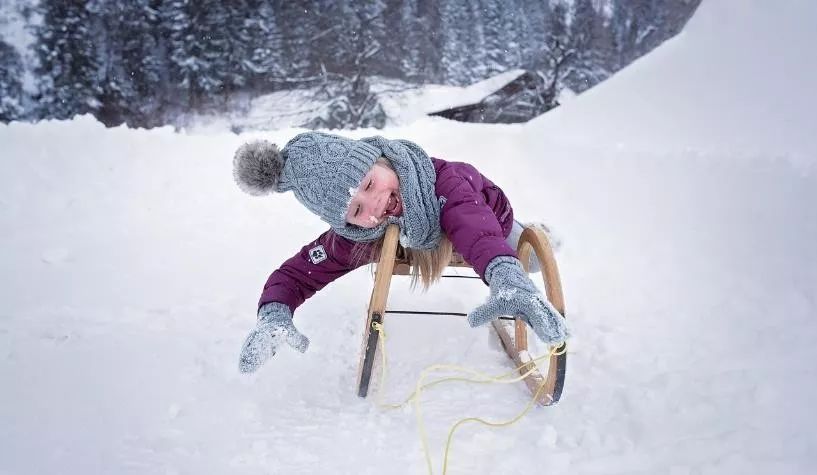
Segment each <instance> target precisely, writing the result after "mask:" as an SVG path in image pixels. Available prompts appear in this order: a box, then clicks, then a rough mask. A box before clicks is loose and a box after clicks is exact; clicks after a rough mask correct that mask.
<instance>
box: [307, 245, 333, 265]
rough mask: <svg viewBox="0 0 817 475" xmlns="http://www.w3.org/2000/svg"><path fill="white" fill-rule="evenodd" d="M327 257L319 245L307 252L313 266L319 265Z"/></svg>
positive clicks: (324, 250)
mask: <svg viewBox="0 0 817 475" xmlns="http://www.w3.org/2000/svg"><path fill="white" fill-rule="evenodd" d="M327 257H329V256H327V255H326V249H324V248H323V246H322V245H320V244H318V245H317V246H315V247H313V248H312V249H310V250H309V260H310V261H312V263H313V264H318V263H321V262H323V261H325V260H326V258H327Z"/></svg>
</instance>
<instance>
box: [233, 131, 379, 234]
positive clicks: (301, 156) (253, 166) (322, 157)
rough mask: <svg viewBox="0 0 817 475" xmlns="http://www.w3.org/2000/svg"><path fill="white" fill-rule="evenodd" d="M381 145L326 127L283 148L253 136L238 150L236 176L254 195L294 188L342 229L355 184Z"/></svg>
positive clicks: (312, 208)
mask: <svg viewBox="0 0 817 475" xmlns="http://www.w3.org/2000/svg"><path fill="white" fill-rule="evenodd" d="M380 156H381V152H380V150H379V149H377V148H376V147H373V146H372V145H369V144H367V143H366V142H363V141H360V140H352V139H347V138H344V137H340V136H337V135H331V134H325V133H321V132H305V133H302V134H299V135H297V136H295V137H294V138H293V139H292V140H290V141H289V142H288V143H287V144H286V146H285V147H284V148H283V150H279V149H278V147H277V146H276V145H275V144H273V143H271V142H268V141H266V140H259V141H255V142H249V143H246V144H244V145H242V146H241V147H239V149H238V150H237V151H236V153H235V157H234V158H233V177H234V178H235V181H236V183H238V186H239V187H240V188H241V189H242V190H244V191H245V192H247V193H249V194H251V195H265V194H268V193H272V192H279V193H283V192H285V191H289V190H292V191H293V193H295V197H296V198H297V199H298V201H300V202H301V203H302V204H303V205H304V206H306V207H307V208H308V209H309V210H310V211H312V212H313V213H315V214H317V215H318V216H319V217H320V218H321V219H322V220H324V221H326V222H327V223H329V225H330V226H332V227H333V228H336V229H340V228H344V227H345V226H346V208H347V206H348V204H349V201H350V199H351V194H350V192H349V190H350V189H351V190H354V189H357V187H358V185H360V182H361V181H362V180H363V177H364V176H365V175H366V173H368V171H369V169H371V168H372V166H373V165H374V163H375V161H377V159H378V158H380Z"/></svg>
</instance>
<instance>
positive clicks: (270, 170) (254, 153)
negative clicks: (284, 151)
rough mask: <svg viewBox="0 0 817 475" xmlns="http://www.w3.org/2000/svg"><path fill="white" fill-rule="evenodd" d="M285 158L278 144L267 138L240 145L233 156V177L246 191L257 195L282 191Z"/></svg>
mask: <svg viewBox="0 0 817 475" xmlns="http://www.w3.org/2000/svg"><path fill="white" fill-rule="evenodd" d="M284 162H285V158H284V157H283V156H282V155H281V151H280V150H279V149H278V146H277V145H275V144H274V143H272V142H268V141H266V140H257V141H254V142H248V143H245V144H244V145H242V146H240V147H238V150H236V152H235V156H234V157H233V178H235V182H236V183H237V184H238V187H239V188H241V190H242V191H244V192H245V193H249V194H251V195H255V196H261V195H266V194H268V193H272V192H276V191H282V190H281V189H279V187H278V183H279V182H280V179H281V172H282V171H283V169H284Z"/></svg>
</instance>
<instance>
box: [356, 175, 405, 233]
mask: <svg viewBox="0 0 817 475" xmlns="http://www.w3.org/2000/svg"><path fill="white" fill-rule="evenodd" d="M349 192H350V193H351V194H352V200H351V201H350V202H349V208H348V209H347V210H346V222H347V223H350V224H354V225H357V226H360V227H362V228H373V227H375V226H377V225H379V224H380V223H381V222H382V221H383V220H384V219H386V218H387V217H388V216H400V215H401V214H403V203H402V199H401V198H400V182H399V180H398V179H397V174H396V173H394V171H393V170H392V169H391V168H389V167H388V166H386V165H384V164H382V163H375V164H374V166H372V168H371V169H370V170H369V172H368V173H366V176H364V177H363V180H362V181H361V182H360V186H358V187H357V190H350V191H349Z"/></svg>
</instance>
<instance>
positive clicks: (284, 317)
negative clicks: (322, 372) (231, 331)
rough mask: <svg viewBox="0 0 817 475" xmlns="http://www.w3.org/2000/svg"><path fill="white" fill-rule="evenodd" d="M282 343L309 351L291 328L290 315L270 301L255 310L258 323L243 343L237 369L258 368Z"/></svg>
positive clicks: (296, 330) (299, 334) (250, 369)
mask: <svg viewBox="0 0 817 475" xmlns="http://www.w3.org/2000/svg"><path fill="white" fill-rule="evenodd" d="M282 341H286V342H287V344H288V345H289V346H291V347H292V348H294V349H296V350H298V351H299V352H301V353H304V352H306V350H307V348H309V339H308V338H307V337H305V336H304V335H303V334H301V332H299V331H298V329H297V328H295V325H294V324H293V323H292V312H291V311H290V310H289V307H287V306H286V305H284V304H282V303H278V302H270V303H268V304H266V305H264V306H262V307H261V308H260V309H258V324H257V325H256V327H255V328H254V329H253V330H252V331H251V332H250V334H249V335H248V336H247V339H246V340H244V346H242V347H241V357H240V359H239V362H238V369H239V370H240V371H241V372H242V373H251V372H253V371H255V370H257V369H258V368H260V367H261V365H263V364H264V363H265V362H266V361H267V360H268V359H270V358H272V357H273V356H275V352H276V351H277V350H278V348H279V347H280V346H281V343H282Z"/></svg>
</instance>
